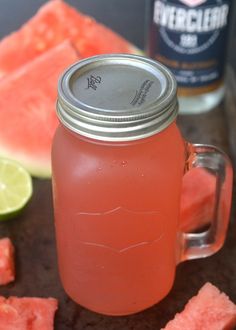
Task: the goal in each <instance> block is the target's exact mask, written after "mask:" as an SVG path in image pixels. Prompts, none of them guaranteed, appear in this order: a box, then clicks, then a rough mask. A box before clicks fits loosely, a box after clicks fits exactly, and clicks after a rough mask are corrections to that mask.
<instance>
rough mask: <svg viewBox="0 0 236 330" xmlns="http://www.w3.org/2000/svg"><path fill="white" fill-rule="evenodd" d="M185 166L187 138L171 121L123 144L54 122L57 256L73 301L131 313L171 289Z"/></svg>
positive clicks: (104, 311)
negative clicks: (84, 134)
mask: <svg viewBox="0 0 236 330" xmlns="http://www.w3.org/2000/svg"><path fill="white" fill-rule="evenodd" d="M173 144H175V148H174V149H173V148H172V145H173ZM77 150H79V152H78V151H77ZM65 159H66V160H67V161H66V162H64V160H65ZM173 164H175V166H174V167H173ZM183 170H184V145H183V141H182V138H181V137H180V134H179V131H178V130H177V128H176V125H175V124H172V125H171V126H169V127H168V128H167V129H166V130H164V131H162V132H161V133H159V134H158V138H156V137H149V138H146V139H143V140H138V141H132V142H128V143H127V142H126V143H111V142H110V143H105V142H96V141H92V140H89V139H86V138H83V137H81V136H76V135H75V134H73V133H70V132H69V131H68V130H66V129H65V128H63V127H60V128H59V129H58V131H57V133H56V137H55V141H54V147H53V173H54V175H53V182H54V193H55V199H54V203H55V205H54V207H55V218H56V231H57V242H58V254H59V255H58V257H59V267H60V274H61V278H62V282H63V285H64V288H65V290H66V291H67V293H68V294H69V295H70V296H71V297H72V298H73V299H74V300H75V301H77V302H78V303H80V304H81V305H83V306H85V307H87V308H89V309H92V310H95V311H98V312H101V313H106V314H113V315H114V314H129V313H133V312H137V311H140V310H142V309H144V308H147V307H149V306H151V305H153V304H155V303H156V302H157V301H159V300H161V299H162V298H163V297H164V296H165V295H166V294H167V293H168V291H169V290H170V287H171V286H172V283H173V279H174V274H175V265H176V258H177V256H176V252H175V246H176V227H177V222H178V219H179V197H180V190H181V181H182V176H183Z"/></svg>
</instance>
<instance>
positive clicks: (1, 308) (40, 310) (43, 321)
mask: <svg viewBox="0 0 236 330" xmlns="http://www.w3.org/2000/svg"><path fill="white" fill-rule="evenodd" d="M57 305H58V303H57V300H56V299H54V298H17V297H10V298H8V299H6V298H4V297H0V330H13V329H14V330H53V329H54V326H53V323H54V315H55V312H56V310H57Z"/></svg>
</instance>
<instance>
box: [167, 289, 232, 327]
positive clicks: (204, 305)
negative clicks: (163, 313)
mask: <svg viewBox="0 0 236 330" xmlns="http://www.w3.org/2000/svg"><path fill="white" fill-rule="evenodd" d="M234 326H236V305H235V304H234V303H233V302H232V301H230V300H229V297H228V296H227V295H226V294H225V293H221V292H220V291H219V290H218V289H217V288H216V287H215V286H214V285H212V284H210V283H206V284H205V285H204V286H203V287H202V288H201V289H200V290H199V292H198V294H197V296H195V297H193V298H192V299H190V300H189V302H188V303H187V305H186V306H185V308H184V310H183V311H182V313H178V314H176V316H175V318H174V319H173V320H171V321H170V322H168V323H167V325H166V327H165V328H164V329H163V330H206V329H207V330H226V329H227V330H232V329H234Z"/></svg>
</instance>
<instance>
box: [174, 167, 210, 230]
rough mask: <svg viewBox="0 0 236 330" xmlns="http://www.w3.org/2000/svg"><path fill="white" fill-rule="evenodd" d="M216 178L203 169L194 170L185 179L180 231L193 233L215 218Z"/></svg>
mask: <svg viewBox="0 0 236 330" xmlns="http://www.w3.org/2000/svg"><path fill="white" fill-rule="evenodd" d="M215 186H216V178H215V176H214V175H212V174H211V173H210V172H207V171H206V170H205V169H203V168H193V169H191V170H190V171H189V172H187V173H186V174H185V175H184V177H183V187H182V195H181V205H180V229H181V231H183V232H193V231H196V230H198V229H201V228H202V227H204V226H206V225H208V224H209V222H210V220H211V219H212V218H213V211H214V201H215Z"/></svg>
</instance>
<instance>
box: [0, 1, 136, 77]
mask: <svg viewBox="0 0 236 330" xmlns="http://www.w3.org/2000/svg"><path fill="white" fill-rule="evenodd" d="M66 39H70V40H71V42H72V43H73V45H74V46H75V47H76V49H77V51H78V52H79V54H80V57H81V58H83V57H87V56H92V55H96V54H103V53H140V51H139V50H138V49H137V48H136V47H135V46H133V45H132V44H131V43H129V42H128V41H126V40H125V39H124V38H122V37H121V36H119V35H118V34H116V33H115V32H113V31H112V30H110V29H109V28H107V27H105V26H104V25H102V24H99V23H97V22H96V21H95V20H94V19H93V18H91V17H89V16H85V15H83V14H81V13H79V12H78V11H76V10H75V9H74V8H73V7H71V6H69V5H67V4H66V3H65V2H63V1H61V0H52V1H49V2H48V3H46V4H45V5H44V6H42V7H41V9H40V10H39V11H38V12H37V14H36V15H35V16H34V17H33V18H31V19H30V20H29V21H28V22H27V23H26V24H25V25H23V26H22V27H21V28H20V29H19V30H18V31H17V32H14V33H12V34H10V35H9V36H7V37H5V38H4V39H3V40H2V41H1V43H0V78H1V77H4V76H5V75H7V74H9V73H10V72H12V71H14V70H15V69H17V68H19V67H20V66H22V65H23V64H25V63H27V62H29V61H31V60H33V59H34V58H36V57H37V56H39V55H40V54H42V53H44V52H46V51H47V50H49V49H50V48H53V47H55V46H56V45H58V44H60V43H61V42H63V41H64V40H66Z"/></svg>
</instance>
